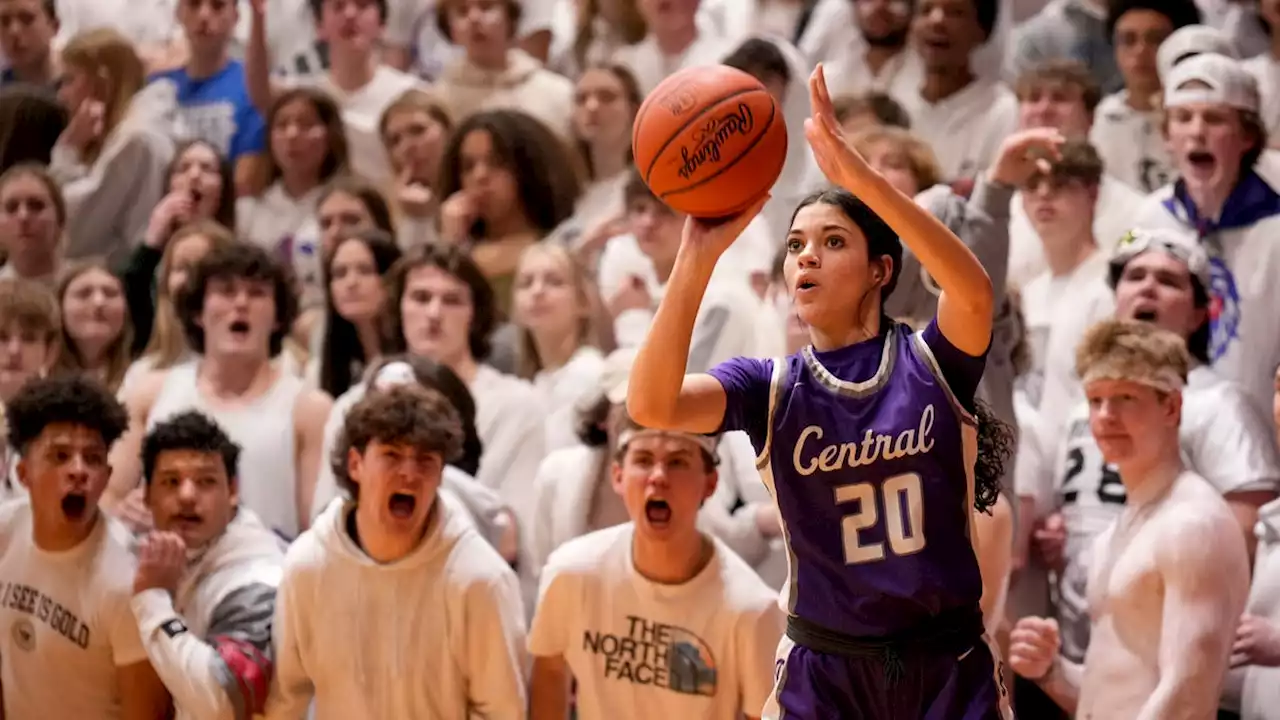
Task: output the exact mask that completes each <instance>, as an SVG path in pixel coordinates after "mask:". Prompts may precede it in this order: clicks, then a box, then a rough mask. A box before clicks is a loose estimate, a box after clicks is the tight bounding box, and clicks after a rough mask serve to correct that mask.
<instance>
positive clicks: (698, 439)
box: [618, 428, 720, 460]
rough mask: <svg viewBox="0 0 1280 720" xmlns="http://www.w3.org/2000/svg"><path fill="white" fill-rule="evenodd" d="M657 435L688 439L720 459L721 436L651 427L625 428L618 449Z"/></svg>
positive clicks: (658, 436) (674, 438)
mask: <svg viewBox="0 0 1280 720" xmlns="http://www.w3.org/2000/svg"><path fill="white" fill-rule="evenodd" d="M646 437H656V438H669V439H672V440H687V441H689V442H691V443H693V444H694V445H697V446H698V448H699V449H700V450H702V451H703V452H705V453H707V454H708V455H710V456H711V457H712V458H713V459H715V460H719V459H720V454H719V451H718V450H717V446H718V444H719V438H718V437H716V436H714V435H697V434H695V433H686V432H674V431H671V430H650V429H649V428H639V429H637V430H624V431H623V432H622V434H621V435H620V436H619V437H618V449H620V450H621V449H625V448H626V447H627V446H628V445H630V444H631V441H632V440H638V439H640V438H646Z"/></svg>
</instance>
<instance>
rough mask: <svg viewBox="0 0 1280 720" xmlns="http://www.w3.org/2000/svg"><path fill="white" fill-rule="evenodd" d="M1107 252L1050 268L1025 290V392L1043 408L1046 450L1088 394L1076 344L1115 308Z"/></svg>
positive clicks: (1056, 441) (1057, 437)
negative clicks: (1064, 269)
mask: <svg viewBox="0 0 1280 720" xmlns="http://www.w3.org/2000/svg"><path fill="white" fill-rule="evenodd" d="M1108 261H1109V259H1108V254H1107V253H1105V252H1103V251H1101V250H1096V251H1094V253H1093V254H1092V255H1090V256H1089V257H1088V259H1086V260H1085V261H1084V262H1082V263H1080V264H1079V265H1078V266H1076V268H1075V269H1074V270H1072V271H1071V272H1069V273H1067V274H1065V275H1060V276H1056V277H1055V276H1053V275H1050V274H1049V273H1048V272H1045V273H1044V274H1042V275H1040V276H1039V277H1037V278H1036V279H1034V280H1032V281H1031V282H1029V283H1027V286H1026V287H1025V288H1023V291H1022V313H1023V316H1024V317H1025V319H1026V325H1025V327H1026V332H1027V344H1028V345H1029V346H1030V350H1031V365H1032V367H1031V371H1030V373H1028V377H1027V378H1026V390H1027V395H1028V398H1029V399H1030V400H1031V402H1032V404H1033V405H1034V406H1035V407H1036V408H1037V409H1038V410H1039V411H1040V418H1041V421H1042V422H1041V426H1042V431H1043V432H1045V433H1047V436H1046V437H1045V438H1044V440H1045V443H1046V444H1045V447H1046V448H1056V447H1057V445H1058V440H1059V430H1060V429H1061V428H1062V427H1063V424H1062V423H1063V420H1064V418H1065V416H1066V414H1067V413H1068V412H1069V411H1070V410H1071V408H1072V407H1074V406H1075V404H1076V403H1077V402H1079V401H1080V400H1082V399H1083V398H1084V392H1083V390H1081V388H1080V381H1079V379H1078V378H1077V377H1076V371H1075V358H1076V345H1078V344H1079V342H1080V340H1081V339H1082V338H1083V337H1084V334H1085V332H1086V331H1087V330H1088V329H1089V328H1090V327H1091V326H1092V325H1093V324H1094V323H1096V322H1098V321H1100V320H1105V319H1106V318H1109V317H1111V315H1112V314H1113V313H1114V312H1115V294H1114V293H1112V291H1111V288H1110V287H1109V286H1108V285H1107V282H1106V277H1107V267H1108Z"/></svg>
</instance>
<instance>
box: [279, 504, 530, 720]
mask: <svg viewBox="0 0 1280 720" xmlns="http://www.w3.org/2000/svg"><path fill="white" fill-rule="evenodd" d="M355 507H356V506H355V504H354V503H344V502H342V501H335V502H334V503H332V504H331V505H330V506H329V507H328V508H327V509H326V510H325V511H324V513H323V514H321V516H320V517H319V519H318V520H317V521H316V524H315V525H314V526H312V528H311V529H310V530H308V531H307V532H305V533H303V534H302V536H301V537H299V538H298V539H297V540H296V541H295V542H294V544H293V545H292V546H291V547H290V548H289V552H288V555H287V556H286V558H285V572H284V578H283V580H281V582H280V591H279V594H278V596H277V600H276V614H275V627H274V630H273V633H274V638H273V640H274V645H275V651H276V652H275V655H276V674H275V678H274V680H273V681H272V684H271V693H270V696H269V698H268V699H267V711H266V717H267V718H268V720H276V719H277V718H281V719H282V718H288V719H289V720H299V719H300V718H302V717H303V716H304V715H305V714H306V712H307V706H308V704H309V703H310V702H311V700H312V698H314V699H315V712H314V718H315V720H354V719H356V718H368V719H369V720H373V719H374V718H386V719H388V720H390V719H391V718H406V719H408V718H413V720H463V718H467V717H468V716H472V717H476V716H478V717H483V718H490V719H493V720H498V719H502V720H505V719H507V718H524V717H525V712H526V710H525V709H526V699H527V694H526V690H525V679H526V676H527V674H526V673H527V669H528V656H527V654H526V651H525V625H524V609H523V607H522V604H521V600H520V588H519V585H518V583H517V581H516V577H515V574H514V573H513V572H512V570H511V568H510V567H508V566H507V564H506V563H505V562H503V561H502V558H501V557H499V556H498V554H497V552H496V551H494V549H493V548H492V547H490V546H489V544H488V543H486V542H485V540H484V539H483V538H481V537H480V535H479V534H477V533H476V531H475V530H474V529H473V528H472V526H471V524H470V523H469V522H468V521H467V520H466V519H465V518H464V517H463V516H462V515H461V514H460V513H458V512H457V511H456V510H455V509H453V508H452V507H451V506H450V505H449V504H448V503H437V504H436V508H435V510H434V512H435V517H433V518H432V519H431V520H430V523H431V525H430V527H429V528H428V530H427V534H426V536H425V537H424V538H423V540H422V543H421V544H420V545H419V546H418V548H417V549H415V550H414V551H413V552H412V553H410V554H409V555H408V556H407V557H405V558H403V559H401V560H398V561H396V562H394V563H388V564H385V565H384V564H379V563H377V562H375V561H373V560H372V559H370V558H369V557H368V556H367V555H365V554H364V552H363V551H362V550H360V548H359V547H357V546H356V544H355V542H354V541H353V540H352V539H351V536H350V535H349V534H348V532H347V519H348V516H349V514H350V513H352V512H353V511H354V510H355Z"/></svg>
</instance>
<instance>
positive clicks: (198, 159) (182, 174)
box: [169, 142, 223, 218]
mask: <svg viewBox="0 0 1280 720" xmlns="http://www.w3.org/2000/svg"><path fill="white" fill-rule="evenodd" d="M169 189H170V190H171V191H173V192H185V193H187V194H188V195H190V196H191V197H192V198H193V199H194V200H195V208H196V215H197V216H199V217H202V218H211V217H213V216H214V215H215V214H217V212H218V206H219V205H220V204H221V203H222V191H223V187H222V158H220V157H218V153H217V152H215V151H214V149H213V148H211V147H209V146H208V145H205V144H204V143H202V142H201V143H195V144H194V145H191V146H189V147H188V148H187V149H186V150H183V151H182V155H181V156H179V157H178V161H177V162H176V163H174V164H173V174H172V175H170V176H169Z"/></svg>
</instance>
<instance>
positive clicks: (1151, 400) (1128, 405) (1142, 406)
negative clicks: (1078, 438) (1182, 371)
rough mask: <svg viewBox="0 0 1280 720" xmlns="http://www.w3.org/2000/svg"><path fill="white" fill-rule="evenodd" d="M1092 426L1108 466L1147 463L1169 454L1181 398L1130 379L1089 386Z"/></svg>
mask: <svg viewBox="0 0 1280 720" xmlns="http://www.w3.org/2000/svg"><path fill="white" fill-rule="evenodd" d="M1084 392H1085V397H1086V398H1088V400H1089V427H1090V429H1091V430H1092V431H1093V437H1094V439H1095V440H1097V442H1098V449H1099V450H1100V451H1101V452H1102V457H1103V459H1105V460H1106V461H1107V462H1108V463H1113V464H1117V465H1124V464H1128V463H1138V464H1144V465H1145V464H1148V463H1154V462H1156V461H1158V460H1159V454H1160V453H1161V452H1165V451H1166V447H1167V446H1166V444H1165V438H1166V432H1173V433H1174V434H1175V435H1176V433H1177V427H1178V420H1179V417H1180V409H1181V405H1180V396H1179V395H1169V394H1164V393H1158V392H1156V391H1155V390H1153V389H1151V388H1150V387H1147V386H1146V385H1142V384H1140V383H1136V382H1130V381H1128V380H1094V381H1092V382H1089V383H1086V384H1085V387H1084Z"/></svg>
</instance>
